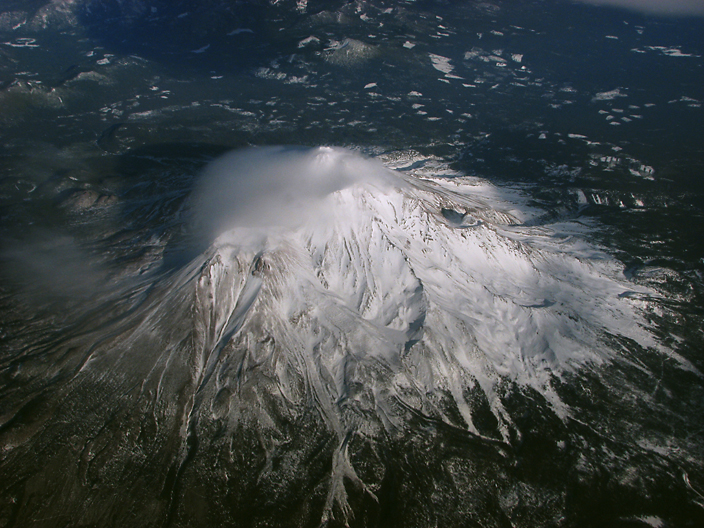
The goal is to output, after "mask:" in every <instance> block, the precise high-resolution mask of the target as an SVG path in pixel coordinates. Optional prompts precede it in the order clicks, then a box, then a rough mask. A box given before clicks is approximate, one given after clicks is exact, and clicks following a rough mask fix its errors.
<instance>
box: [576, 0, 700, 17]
mask: <svg viewBox="0 0 704 528" xmlns="http://www.w3.org/2000/svg"><path fill="white" fill-rule="evenodd" d="M582 1H583V2H587V3H590V4H597V5H606V6H613V7H625V8H627V9H634V10H636V11H642V12H645V13H655V14H661V15H698V16H704V0H582Z"/></svg>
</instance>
